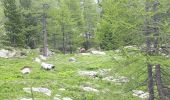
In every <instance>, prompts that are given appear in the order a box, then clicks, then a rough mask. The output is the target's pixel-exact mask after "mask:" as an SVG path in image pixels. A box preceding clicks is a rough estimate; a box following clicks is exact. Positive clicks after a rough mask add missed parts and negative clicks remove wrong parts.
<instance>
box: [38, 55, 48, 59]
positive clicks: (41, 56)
mask: <svg viewBox="0 0 170 100" xmlns="http://www.w3.org/2000/svg"><path fill="white" fill-rule="evenodd" d="M39 57H40V59H41V60H47V57H45V56H43V55H39Z"/></svg>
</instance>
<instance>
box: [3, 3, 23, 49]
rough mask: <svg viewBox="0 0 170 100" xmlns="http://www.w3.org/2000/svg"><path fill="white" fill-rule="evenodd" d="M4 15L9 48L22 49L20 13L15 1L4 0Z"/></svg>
mask: <svg viewBox="0 0 170 100" xmlns="http://www.w3.org/2000/svg"><path fill="white" fill-rule="evenodd" d="M3 4H4V14H5V17H6V21H5V29H6V35H7V38H8V41H9V42H10V44H11V46H14V47H17V46H21V47H24V40H25V37H24V34H23V27H22V17H21V13H20V11H19V10H18V8H17V6H16V1H15V0H4V1H3Z"/></svg>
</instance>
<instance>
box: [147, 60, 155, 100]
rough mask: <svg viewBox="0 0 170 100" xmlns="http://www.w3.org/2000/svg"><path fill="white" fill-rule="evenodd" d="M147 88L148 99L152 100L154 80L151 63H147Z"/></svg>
mask: <svg viewBox="0 0 170 100" xmlns="http://www.w3.org/2000/svg"><path fill="white" fill-rule="evenodd" d="M147 66H148V89H149V100H154V82H153V74H152V65H151V64H149V63H148V65H147Z"/></svg>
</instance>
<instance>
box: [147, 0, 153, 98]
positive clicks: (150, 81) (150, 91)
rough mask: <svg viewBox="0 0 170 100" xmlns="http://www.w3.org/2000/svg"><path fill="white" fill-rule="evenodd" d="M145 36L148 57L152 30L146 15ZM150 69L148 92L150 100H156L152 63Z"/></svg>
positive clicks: (148, 65)
mask: <svg viewBox="0 0 170 100" xmlns="http://www.w3.org/2000/svg"><path fill="white" fill-rule="evenodd" d="M145 11H146V13H147V12H149V2H147V1H146V6H145ZM145 34H146V46H147V47H146V48H147V51H146V52H147V55H151V38H150V28H149V20H148V16H147V15H146V18H145ZM147 68H148V90H149V100H154V83H153V74H152V65H151V64H150V62H148V64H147Z"/></svg>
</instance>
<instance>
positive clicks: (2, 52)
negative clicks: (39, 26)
mask: <svg viewBox="0 0 170 100" xmlns="http://www.w3.org/2000/svg"><path fill="white" fill-rule="evenodd" d="M15 54H16V51H9V50H5V49H1V50H0V57H2V58H11V57H14V56H15Z"/></svg>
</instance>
